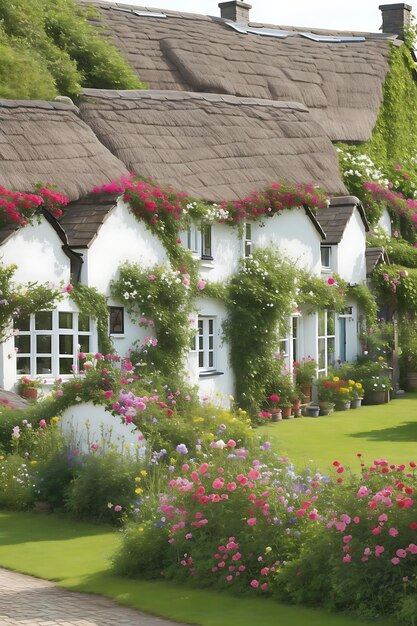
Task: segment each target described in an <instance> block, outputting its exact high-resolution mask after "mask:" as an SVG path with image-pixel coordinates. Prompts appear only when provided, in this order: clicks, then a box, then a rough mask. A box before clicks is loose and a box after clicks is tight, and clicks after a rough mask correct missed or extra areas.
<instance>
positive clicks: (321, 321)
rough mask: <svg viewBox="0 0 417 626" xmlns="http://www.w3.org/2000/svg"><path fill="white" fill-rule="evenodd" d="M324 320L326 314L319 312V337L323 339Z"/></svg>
mask: <svg viewBox="0 0 417 626" xmlns="http://www.w3.org/2000/svg"><path fill="white" fill-rule="evenodd" d="M325 319H326V312H325V311H319V337H324V335H325Z"/></svg>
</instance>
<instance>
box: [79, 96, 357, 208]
mask: <svg viewBox="0 0 417 626" xmlns="http://www.w3.org/2000/svg"><path fill="white" fill-rule="evenodd" d="M79 106H80V115H81V117H82V119H83V120H84V121H85V122H86V123H87V124H88V125H89V126H91V128H92V129H93V131H94V132H95V133H96V135H97V137H98V138H99V139H100V141H101V142H102V143H103V144H104V145H105V146H107V148H109V150H110V151H111V152H112V153H113V154H114V155H115V156H116V157H117V158H118V159H120V160H121V161H123V163H124V164H125V166H126V167H127V168H128V169H129V171H134V172H135V173H136V174H139V175H143V176H150V177H151V178H152V179H154V180H155V181H156V182H158V183H161V184H164V183H165V184H170V185H172V186H173V187H174V188H176V189H179V190H182V191H186V192H187V193H189V194H190V195H193V196H196V197H201V198H205V199H208V200H214V201H217V200H222V199H226V200H228V199H236V198H239V197H240V198H241V197H242V196H243V195H246V194H247V193H249V192H251V191H253V190H259V189H261V188H262V187H265V186H267V185H268V184H270V183H272V182H275V181H289V182H293V183H310V182H312V181H313V182H315V183H317V184H319V185H320V186H321V187H323V188H324V189H325V190H326V191H328V192H329V193H334V194H344V193H346V189H345V187H344V185H343V182H342V180H341V177H340V172H339V167H338V161H337V156H336V152H335V150H334V148H333V145H332V144H331V142H330V140H329V139H328V138H327V137H326V135H325V133H324V131H323V129H322V128H321V126H320V125H319V124H317V123H316V122H315V121H314V120H313V119H312V118H311V115H310V113H309V112H308V110H307V109H306V108H305V107H304V106H303V105H301V104H298V103H291V102H276V101H272V100H257V99H254V98H236V97H234V96H225V95H214V94H199V93H187V92H174V91H164V92H160V91H105V90H95V89H87V90H85V92H84V97H83V100H82V101H81V102H80V105H79Z"/></svg>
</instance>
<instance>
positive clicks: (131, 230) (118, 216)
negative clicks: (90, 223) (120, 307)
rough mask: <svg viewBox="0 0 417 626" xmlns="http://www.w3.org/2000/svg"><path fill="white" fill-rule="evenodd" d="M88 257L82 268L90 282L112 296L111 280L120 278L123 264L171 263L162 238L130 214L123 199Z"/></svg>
mask: <svg viewBox="0 0 417 626" xmlns="http://www.w3.org/2000/svg"><path fill="white" fill-rule="evenodd" d="M86 256H87V258H86V259H85V261H86V268H83V270H84V269H85V271H86V272H87V278H88V285H89V286H90V287H95V288H96V289H98V291H100V292H101V293H105V294H106V295H110V282H111V281H112V280H114V279H115V278H117V277H118V274H119V266H120V265H121V263H124V262H125V261H129V262H130V263H137V264H138V265H139V266H140V267H152V266H153V265H162V264H163V263H167V262H168V257H167V253H166V251H165V249H164V247H163V245H162V243H161V241H160V240H159V239H158V238H157V237H156V236H155V235H153V234H152V233H151V231H150V230H148V229H147V228H146V226H145V224H144V223H143V222H140V221H139V220H137V219H136V217H135V216H134V215H132V213H130V211H129V209H128V208H127V206H126V204H125V203H124V202H123V201H122V200H119V202H118V204H117V206H116V207H115V208H114V209H112V211H111V212H110V214H109V216H108V217H107V219H106V221H105V222H104V224H103V225H102V227H101V228H100V230H99V231H98V234H97V237H96V238H95V240H94V241H93V243H92V244H91V246H90V248H89V250H88V253H87V255H86ZM82 282H85V281H84V276H83V275H82Z"/></svg>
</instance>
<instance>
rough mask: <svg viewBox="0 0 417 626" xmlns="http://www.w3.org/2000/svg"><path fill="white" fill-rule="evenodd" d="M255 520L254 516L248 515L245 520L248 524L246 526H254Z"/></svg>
mask: <svg viewBox="0 0 417 626" xmlns="http://www.w3.org/2000/svg"><path fill="white" fill-rule="evenodd" d="M256 522H257V519H256V517H250V518H249V519H247V520H246V523H247V524H248V526H255V524H256Z"/></svg>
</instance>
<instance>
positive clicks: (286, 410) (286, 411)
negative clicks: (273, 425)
mask: <svg viewBox="0 0 417 626" xmlns="http://www.w3.org/2000/svg"><path fill="white" fill-rule="evenodd" d="M281 411H282V418H283V419H284V420H287V419H289V418H290V417H291V413H292V406H283V407H281Z"/></svg>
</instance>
